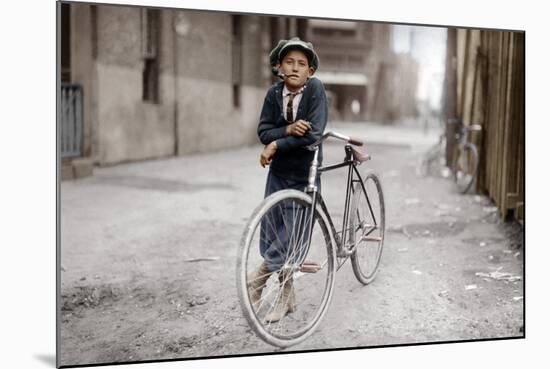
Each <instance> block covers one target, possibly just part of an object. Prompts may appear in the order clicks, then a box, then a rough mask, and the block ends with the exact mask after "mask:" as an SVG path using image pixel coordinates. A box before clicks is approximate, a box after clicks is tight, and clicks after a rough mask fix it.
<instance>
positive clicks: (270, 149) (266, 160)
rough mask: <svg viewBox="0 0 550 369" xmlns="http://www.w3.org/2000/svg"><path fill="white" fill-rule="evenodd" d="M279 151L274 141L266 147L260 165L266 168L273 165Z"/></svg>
mask: <svg viewBox="0 0 550 369" xmlns="http://www.w3.org/2000/svg"><path fill="white" fill-rule="evenodd" d="M275 151H277V142H275V141H273V142H271V143H270V144H268V145H265V147H264V149H263V151H262V153H261V154H260V165H261V166H262V168H265V166H266V165H269V164H271V159H272V158H273V155H275Z"/></svg>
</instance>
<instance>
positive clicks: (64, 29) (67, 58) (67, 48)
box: [60, 4, 71, 82]
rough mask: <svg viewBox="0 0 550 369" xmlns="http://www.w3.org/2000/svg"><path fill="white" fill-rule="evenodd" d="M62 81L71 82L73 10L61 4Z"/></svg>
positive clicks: (68, 5)
mask: <svg viewBox="0 0 550 369" xmlns="http://www.w3.org/2000/svg"><path fill="white" fill-rule="evenodd" d="M60 23H61V81H62V82H71V8H70V4H61V19H60Z"/></svg>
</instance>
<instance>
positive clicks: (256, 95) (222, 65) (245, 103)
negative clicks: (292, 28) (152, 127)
mask: <svg viewBox="0 0 550 369" xmlns="http://www.w3.org/2000/svg"><path fill="white" fill-rule="evenodd" d="M231 17H232V15H230V14H211V13H203V12H178V13H177V14H176V23H177V25H176V29H179V30H180V31H179V33H178V34H177V45H176V49H177V53H178V58H177V65H176V69H177V86H178V87H177V111H178V113H177V125H178V136H177V137H178V154H189V153H194V152H207V151H211V150H218V149H223V148H229V147H235V146H241V145H245V144H250V143H253V142H255V140H257V139H256V133H255V132H256V131H255V130H256V126H257V124H258V118H259V110H260V108H261V104H262V101H263V97H264V94H265V92H266V87H267V84H268V79H266V78H265V77H262V74H261V69H262V68H268V67H267V66H264V65H262V64H261V63H262V58H261V55H262V51H261V50H262V49H261V48H260V47H259V46H260V45H261V40H260V32H255V33H253V32H250V30H258V31H259V30H261V27H262V25H261V22H260V20H259V18H258V17H241V20H242V36H243V41H242V51H241V52H242V57H241V61H242V67H241V71H242V72H241V83H240V85H241V87H240V94H241V96H240V99H239V100H240V105H239V106H237V107H236V106H234V104H233V80H232V77H233V75H232V60H233V59H232V47H233V46H232V45H233V43H232V38H233V36H232V18H231ZM178 25H179V26H178ZM207 30H208V31H207Z"/></svg>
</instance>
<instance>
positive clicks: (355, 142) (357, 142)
mask: <svg viewBox="0 0 550 369" xmlns="http://www.w3.org/2000/svg"><path fill="white" fill-rule="evenodd" d="M348 142H349V143H350V144H352V145H355V146H363V141H361V140H360V139H358V138H354V137H350V138H349V140H348Z"/></svg>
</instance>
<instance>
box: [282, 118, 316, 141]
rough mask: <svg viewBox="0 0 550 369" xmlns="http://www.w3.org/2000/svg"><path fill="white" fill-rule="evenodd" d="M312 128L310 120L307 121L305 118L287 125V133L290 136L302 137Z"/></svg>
mask: <svg viewBox="0 0 550 369" xmlns="http://www.w3.org/2000/svg"><path fill="white" fill-rule="evenodd" d="M310 129H311V124H310V123H309V122H306V121H305V120H303V119H300V120H297V121H296V122H294V123H292V124H289V125H288V126H287V127H286V134H287V135H289V136H298V137H301V136H303V135H305V134H306V132H307V131H308V130H310Z"/></svg>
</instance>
